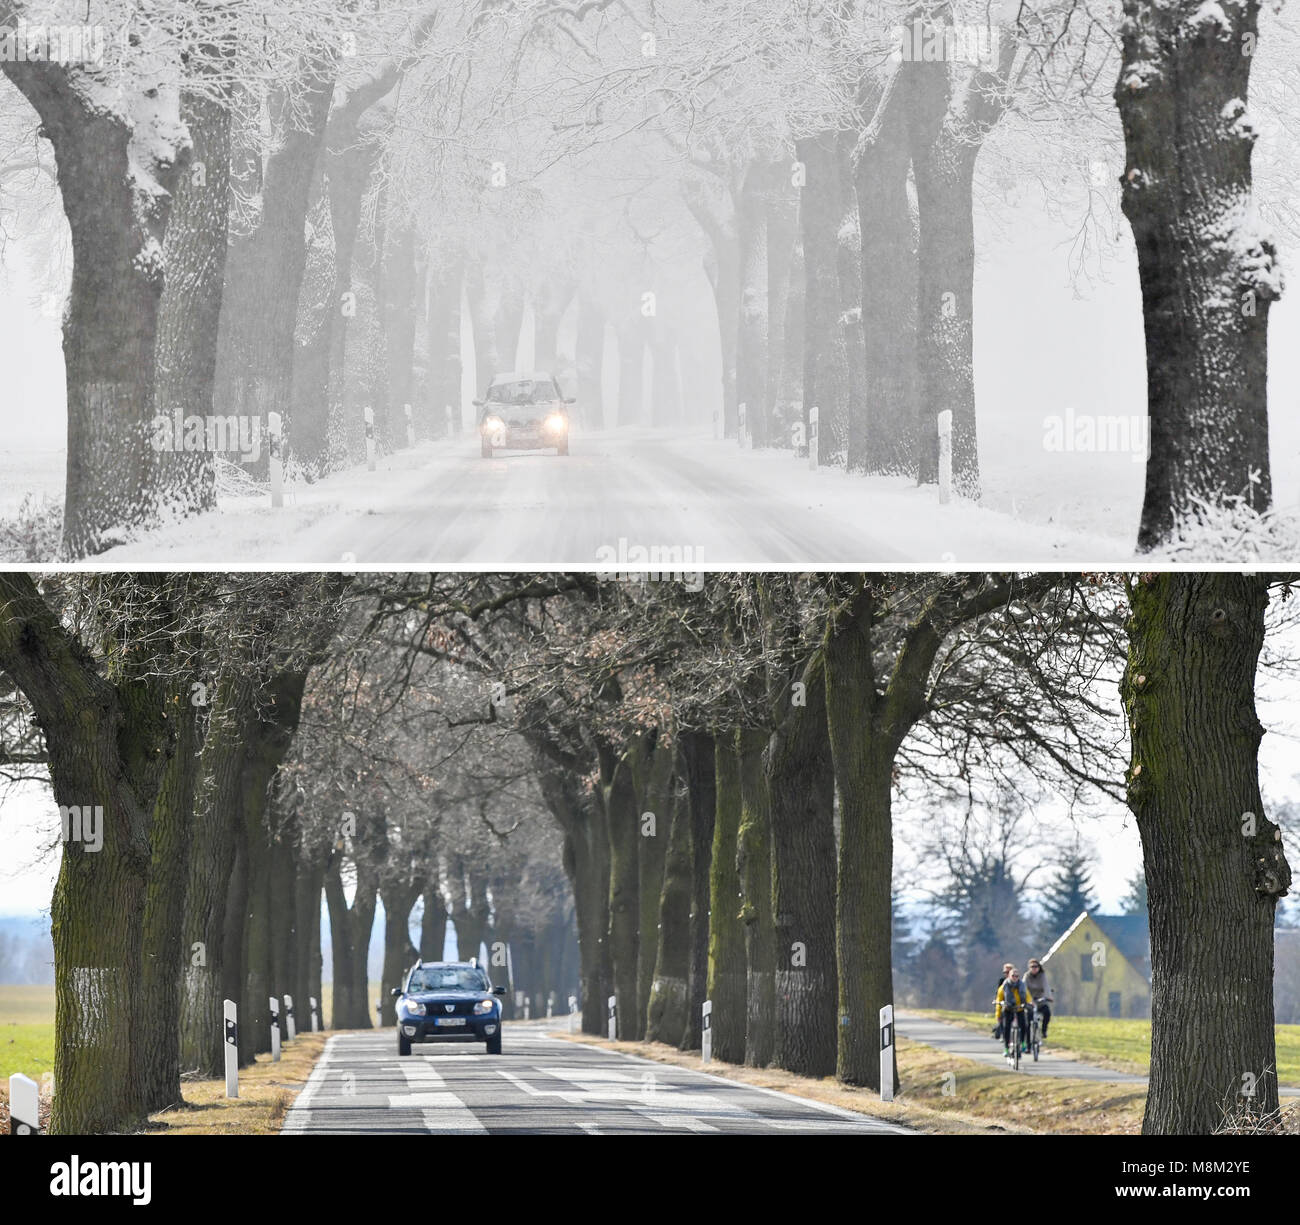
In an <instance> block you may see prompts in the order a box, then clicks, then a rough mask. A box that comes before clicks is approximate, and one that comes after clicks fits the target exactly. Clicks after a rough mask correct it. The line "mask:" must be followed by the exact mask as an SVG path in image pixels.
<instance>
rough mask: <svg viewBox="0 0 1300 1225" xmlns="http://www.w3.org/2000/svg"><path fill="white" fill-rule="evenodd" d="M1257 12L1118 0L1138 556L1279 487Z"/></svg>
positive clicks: (1240, 4) (1259, 505) (1223, 0)
mask: <svg viewBox="0 0 1300 1225" xmlns="http://www.w3.org/2000/svg"><path fill="white" fill-rule="evenodd" d="M1258 14H1259V5H1258V4H1257V3H1254V2H1253V0H1125V3H1124V20H1123V24H1122V26H1121V42H1122V56H1123V59H1122V64H1121V67H1120V74H1119V80H1118V82H1117V83H1116V86H1115V101H1116V104H1117V106H1118V108H1119V113H1120V119H1121V121H1122V123H1123V128H1124V142H1125V146H1126V150H1127V160H1126V165H1125V168H1124V174H1123V178H1122V180H1121V184H1122V192H1123V194H1122V206H1123V209H1124V215H1125V216H1126V217H1127V218H1128V220H1129V224H1130V225H1131V226H1132V229H1133V239H1134V242H1135V244H1136V246H1137V255H1138V270H1139V273H1140V276H1141V282H1142V314H1143V320H1144V324H1145V330H1146V351H1147V408H1148V412H1149V414H1150V445H1151V452H1150V458H1149V460H1148V462H1147V470H1146V496H1145V499H1144V502H1143V507H1142V523H1141V527H1140V529H1139V532H1138V546H1139V548H1140V549H1143V550H1149V549H1152V548H1155V547H1157V546H1158V545H1160V543H1161V542H1162V541H1164V540H1166V539H1167V538H1168V537H1169V536H1170V534H1171V533H1172V532H1173V531H1174V529H1175V527H1176V526H1177V524H1178V522H1179V521H1180V520H1181V519H1182V518H1184V517H1185V516H1187V515H1188V514H1189V513H1194V512H1195V510H1196V509H1197V506H1198V503H1200V502H1205V503H1210V504H1211V505H1221V504H1223V503H1224V502H1225V501H1226V500H1227V499H1231V498H1235V497H1243V498H1245V499H1246V500H1247V502H1248V503H1249V504H1250V505H1252V506H1253V507H1255V508H1256V509H1257V510H1265V509H1267V508H1268V506H1269V504H1270V501H1271V497H1272V492H1271V482H1270V474H1269V458H1268V406H1267V399H1266V393H1267V373H1268V368H1267V358H1268V353H1267V346H1268V310H1269V305H1270V304H1271V303H1272V302H1273V301H1274V300H1275V299H1276V298H1277V297H1278V296H1279V294H1280V293H1281V289H1282V280H1281V275H1280V272H1279V269H1278V266H1277V259H1276V253H1275V250H1274V246H1273V243H1272V241H1271V239H1270V238H1269V237H1268V236H1267V235H1266V233H1265V232H1264V230H1263V228H1262V226H1261V223H1260V220H1259V217H1258V214H1257V212H1256V209H1255V206H1254V203H1253V200H1252V195H1251V168H1250V158H1251V149H1252V147H1253V146H1254V142H1255V129H1254V126H1253V125H1252V123H1251V121H1250V118H1249V115H1248V113H1247V110H1246V98H1247V88H1248V85H1249V81H1250V69H1251V64H1252V56H1251V52H1252V51H1253V50H1254V44H1255V40H1256V38H1257V19H1258Z"/></svg>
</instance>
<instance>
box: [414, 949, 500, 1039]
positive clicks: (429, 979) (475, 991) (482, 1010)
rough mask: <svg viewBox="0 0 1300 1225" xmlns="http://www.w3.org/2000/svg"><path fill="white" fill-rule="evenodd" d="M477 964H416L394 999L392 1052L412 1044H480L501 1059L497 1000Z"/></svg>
mask: <svg viewBox="0 0 1300 1225" xmlns="http://www.w3.org/2000/svg"><path fill="white" fill-rule="evenodd" d="M505 993H506V989H505V988H504V987H494V986H493V985H492V984H491V983H490V982H489V981H488V976H487V973H486V971H485V970H484V969H483V967H482V966H480V965H479V964H478V962H477V961H432V962H424V961H417V962H416V963H415V965H413V966H412V967H411V971H410V973H409V974H407V976H406V985H405V986H404V987H403V988H401V989H400V990H399V989H398V988H397V987H394V988H393V995H394V996H396V997H397V1053H398V1054H399V1055H409V1054H410V1053H411V1043H413V1042H484V1043H486V1044H487V1053H488V1054H489V1055H499V1054H501V1001H500V999H498V998H497V997H498V996H502V995H505Z"/></svg>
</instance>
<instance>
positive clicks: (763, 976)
mask: <svg viewBox="0 0 1300 1225" xmlns="http://www.w3.org/2000/svg"><path fill="white" fill-rule="evenodd" d="M767 742H768V734H767V733H766V732H764V731H761V730H758V729H753V728H743V729H741V731H739V732H738V733H737V735H736V753H737V773H738V777H739V782H740V826H739V828H738V829H737V831H736V870H737V877H738V880H739V885H740V895H741V920H742V922H743V923H744V927H745V1063H747V1064H748V1065H749V1066H750V1067H754V1068H765V1067H767V1066H768V1064H770V1063H771V1062H772V1056H773V1051H774V1049H775V1042H776V928H775V926H774V925H773V922H772V846H771V843H772V831H771V811H770V808H771V806H770V803H769V800H768V792H767V774H766V772H765V769H764V765H763V751H764V749H766V748H767Z"/></svg>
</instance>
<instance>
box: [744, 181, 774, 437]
mask: <svg viewBox="0 0 1300 1225" xmlns="http://www.w3.org/2000/svg"><path fill="white" fill-rule="evenodd" d="M766 170H767V167H765V166H763V165H761V164H755V165H753V166H751V167H750V168H749V171H748V172H747V173H746V175H745V185H744V187H743V188H742V190H741V193H740V207H739V209H738V218H737V230H738V231H739V235H740V312H739V320H740V322H739V326H738V329H737V339H736V401H737V403H738V404H743V405H744V406H745V428H746V431H747V433H748V434H749V436H750V438H752V439H753V440H754V442H755V444H756V445H757V444H758V443H759V442H760V441H761V439H762V437H763V430H764V425H765V421H766V417H767V396H768V388H767V375H768V358H767V344H768V322H769V314H768V287H769V279H768V267H767V264H768V246H767V223H768V210H767V204H766V200H765V195H766V191H765V186H766V185H765V182H764V179H765V172H766Z"/></svg>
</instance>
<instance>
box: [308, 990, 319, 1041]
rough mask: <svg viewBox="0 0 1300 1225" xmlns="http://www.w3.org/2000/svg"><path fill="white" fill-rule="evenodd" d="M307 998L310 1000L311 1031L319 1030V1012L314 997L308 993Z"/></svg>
mask: <svg viewBox="0 0 1300 1225" xmlns="http://www.w3.org/2000/svg"><path fill="white" fill-rule="evenodd" d="M307 998H308V1000H309V1001H310V1002H311V1032H312V1033H317V1032H319V1030H320V1013H318V1012H317V1011H316V997H315V996H314V995H309V996H308V997H307Z"/></svg>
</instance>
